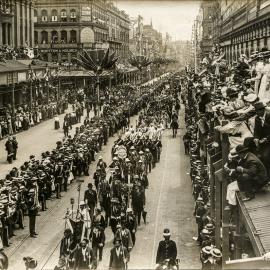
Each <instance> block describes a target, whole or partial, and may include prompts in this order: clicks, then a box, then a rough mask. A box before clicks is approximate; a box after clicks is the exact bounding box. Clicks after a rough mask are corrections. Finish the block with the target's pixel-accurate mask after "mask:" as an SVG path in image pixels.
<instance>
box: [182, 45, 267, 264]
mask: <svg viewBox="0 0 270 270" xmlns="http://www.w3.org/2000/svg"><path fill="white" fill-rule="evenodd" d="M224 56H225V54H224V53H223V51H222V48H220V47H219V46H215V47H214V48H213V51H212V53H211V54H210V55H209V57H207V58H205V59H203V61H202V63H201V70H200V71H199V72H197V73H195V72H194V71H193V70H189V69H186V70H185V73H184V74H182V84H181V85H182V100H183V102H184V103H185V120H186V127H187V133H186V134H185V136H184V143H185V151H186V154H189V155H190V161H191V171H190V176H191V180H192V184H193V195H194V198H195V201H196V206H195V211H194V215H195V217H196V222H197V224H198V235H197V237H195V238H194V239H195V240H197V242H198V244H199V245H200V246H201V247H202V252H201V261H202V265H203V269H210V267H216V268H217V267H220V264H221V257H222V254H221V250H220V248H221V247H216V246H215V226H216V224H215V219H214V218H213V216H211V214H210V209H211V207H214V205H211V203H214V202H213V201H211V200H210V198H211V192H214V189H213V188H212V189H211V187H210V181H209V180H210V179H209V178H210V175H209V171H208V170H207V168H208V166H209V152H208V150H209V147H212V148H213V149H216V151H215V153H218V152H219V151H222V153H225V151H226V149H225V148H226V147H227V148H228V154H227V155H226V156H225V155H224V154H223V156H222V157H220V158H223V163H224V164H225V166H224V168H223V171H224V175H225V176H226V177H225V179H226V180H223V181H226V183H227V190H226V189H225V190H224V191H223V192H226V194H225V196H226V199H227V204H228V206H229V207H230V209H231V211H230V214H231V215H230V222H232V223H235V210H236V205H237V202H236V193H239V196H240V197H241V200H242V201H249V200H253V199H254V198H255V199H256V194H258V193H260V192H261V190H262V189H264V188H265V187H266V186H267V184H268V182H269V158H270V156H269V153H270V150H269V149H270V144H269V135H270V129H269V126H270V121H269V119H270V118H269V115H270V110H269V109H270V107H268V105H269V102H270V95H269V93H270V84H269V81H270V80H269V79H270V68H269V67H270V63H269V57H270V51H267V50H266V49H263V50H262V51H261V52H255V53H253V54H252V55H251V56H250V58H248V57H247V56H246V55H244V54H241V55H240V57H239V59H237V61H235V62H234V63H232V64H231V65H229V64H228V63H227V61H226V60H224ZM216 134H220V135H219V136H217V135H216ZM218 150H219V151H218ZM214 188H215V187H214ZM212 195H213V194H212ZM221 196H223V195H222V194H221ZM233 247H234V243H233V240H231V239H230V251H231V258H233V256H234V255H233ZM213 265H214V266H213ZM211 269H212V268H211Z"/></svg>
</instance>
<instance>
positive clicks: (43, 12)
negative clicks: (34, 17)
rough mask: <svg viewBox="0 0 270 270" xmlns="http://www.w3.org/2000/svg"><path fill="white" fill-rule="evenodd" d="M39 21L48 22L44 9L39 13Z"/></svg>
mask: <svg viewBox="0 0 270 270" xmlns="http://www.w3.org/2000/svg"><path fill="white" fill-rule="evenodd" d="M41 21H42V22H47V21H48V12H47V10H46V9H43V10H42V11H41Z"/></svg>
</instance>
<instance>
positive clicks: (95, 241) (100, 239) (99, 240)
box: [90, 228, 105, 261]
mask: <svg viewBox="0 0 270 270" xmlns="http://www.w3.org/2000/svg"><path fill="white" fill-rule="evenodd" d="M90 237H91V239H92V248H93V254H94V256H95V258H97V253H98V252H99V260H100V261H101V260H102V253H103V247H104V245H105V233H104V229H103V228H99V229H98V228H94V229H93V230H92V231H91V234H90ZM100 244H102V246H100Z"/></svg>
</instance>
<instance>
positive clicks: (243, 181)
mask: <svg viewBox="0 0 270 270" xmlns="http://www.w3.org/2000/svg"><path fill="white" fill-rule="evenodd" d="M235 151H236V155H237V156H238V164H237V166H236V167H235V169H230V172H229V175H230V176H231V177H232V179H234V180H235V181H233V182H232V183H230V184H229V185H228V188H227V200H228V202H229V204H231V205H236V200H235V192H236V191H238V190H240V191H243V192H245V196H244V197H243V201H249V200H251V199H253V198H254V197H255V194H256V192H258V191H259V190H260V189H261V188H262V187H264V186H265V185H266V184H267V182H268V179H267V171H266V168H265V166H264V165H263V163H262V162H261V161H260V159H259V158H258V157H257V156H255V155H254V154H253V153H251V152H249V150H248V148H246V147H245V146H244V145H238V146H236V148H235Z"/></svg>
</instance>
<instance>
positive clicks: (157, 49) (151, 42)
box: [143, 22, 163, 57]
mask: <svg viewBox="0 0 270 270" xmlns="http://www.w3.org/2000/svg"><path fill="white" fill-rule="evenodd" d="M143 37H144V39H145V40H146V48H145V51H146V54H147V55H148V56H149V57H155V56H157V55H160V54H161V53H163V50H162V34H161V33H160V32H159V31H157V30H156V29H154V27H153V24H152V22H151V23H150V24H146V25H144V26H143Z"/></svg>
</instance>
